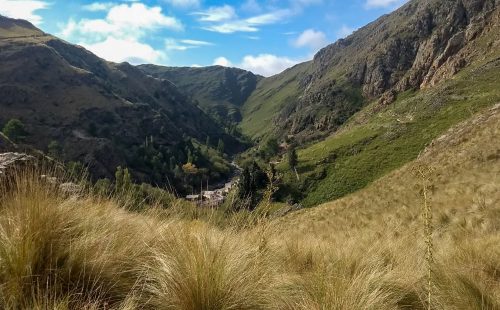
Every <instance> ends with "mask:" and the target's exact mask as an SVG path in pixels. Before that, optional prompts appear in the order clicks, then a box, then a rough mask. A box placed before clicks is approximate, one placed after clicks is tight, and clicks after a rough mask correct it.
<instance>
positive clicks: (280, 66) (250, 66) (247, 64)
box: [213, 54, 301, 76]
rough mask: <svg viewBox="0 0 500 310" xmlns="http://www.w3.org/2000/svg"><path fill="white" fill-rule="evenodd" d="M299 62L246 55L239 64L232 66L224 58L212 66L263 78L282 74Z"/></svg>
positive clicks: (282, 58) (272, 56) (268, 55)
mask: <svg viewBox="0 0 500 310" xmlns="http://www.w3.org/2000/svg"><path fill="white" fill-rule="evenodd" d="M299 62H301V60H294V59H290V58H288V57H279V56H276V55H272V54H260V55H257V56H253V55H247V56H245V57H243V60H242V61H241V62H240V63H239V64H233V63H232V62H231V61H230V60H229V59H227V58H226V57H218V58H216V59H215V60H214V62H213V64H214V65H218V66H224V67H238V68H241V69H245V70H248V71H251V72H253V73H257V74H260V75H263V76H271V75H275V74H278V73H280V72H282V71H283V70H285V69H288V68H290V67H292V66H294V65H296V64H298V63H299Z"/></svg>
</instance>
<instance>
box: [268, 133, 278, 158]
mask: <svg viewBox="0 0 500 310" xmlns="http://www.w3.org/2000/svg"><path fill="white" fill-rule="evenodd" d="M279 150H280V146H279V144H278V140H276V138H269V139H268V140H267V141H266V144H265V145H264V151H265V153H266V154H267V155H268V156H269V157H271V156H274V155H276V154H278V152H279Z"/></svg>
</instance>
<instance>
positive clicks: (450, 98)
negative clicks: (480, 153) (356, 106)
mask: <svg viewBox="0 0 500 310" xmlns="http://www.w3.org/2000/svg"><path fill="white" fill-rule="evenodd" d="M495 55H496V54H495ZM490 60H491V61H490ZM499 74H500V61H499V60H497V59H496V58H495V57H492V58H488V60H486V61H484V62H482V63H480V64H478V65H477V66H473V67H471V68H469V69H468V70H465V71H463V72H462V73H460V74H459V75H458V76H456V77H455V78H454V79H452V80H450V81H447V82H445V83H442V84H440V85H438V86H436V87H434V88H429V89H424V90H421V91H418V92H412V91H409V92H406V93H404V94H401V95H399V97H398V99H397V100H396V101H395V102H394V103H393V104H392V105H390V106H387V107H384V106H380V105H378V104H377V103H374V104H372V105H370V106H368V107H367V108H365V109H364V110H363V111H361V112H360V113H358V114H357V115H355V116H354V117H353V118H352V119H351V120H350V121H349V122H348V123H347V124H346V125H345V126H344V127H343V128H342V129H341V130H339V131H338V132H337V133H335V134H334V135H332V136H331V137H329V138H327V139H325V140H324V141H322V142H319V143H316V144H313V145H311V146H309V147H306V148H304V149H301V150H299V152H298V157H299V165H298V168H297V169H298V172H299V174H300V175H301V180H300V182H297V180H296V178H295V174H294V173H291V172H290V171H289V168H288V167H287V166H286V164H285V163H284V164H282V165H280V166H279V167H280V169H281V170H282V171H284V172H285V173H286V181H287V182H289V183H290V184H292V185H291V187H292V192H293V191H295V192H298V191H300V192H302V193H305V194H306V195H307V196H306V197H305V200H304V203H305V204H306V205H308V206H312V205H316V204H319V203H323V202H326V201H330V200H333V199H337V198H340V197H342V196H344V195H347V194H349V193H352V192H354V191H356V190H359V189H361V188H363V187H365V186H366V185H367V184H369V183H370V182H372V181H374V180H376V179H378V178H379V177H381V176H383V175H384V174H386V173H388V172H390V171H391V170H393V169H395V168H399V167H401V166H402V165H403V164H405V163H407V162H409V161H411V160H413V159H415V158H416V157H417V156H418V154H419V153H420V152H421V151H422V150H423V149H424V148H425V146H426V145H427V144H429V143H430V142H431V141H432V140H433V139H435V138H437V137H438V136H440V135H441V134H442V133H443V132H444V131H446V130H447V129H448V128H449V127H450V126H452V125H454V124H457V123H459V122H460V121H462V120H464V119H467V118H468V117H470V116H471V115H473V114H474V113H476V112H478V111H482V110H484V109H485V108H488V107H489V106H491V105H493V104H495V103H497V102H499V101H500V89H499V88H498V76H499Z"/></svg>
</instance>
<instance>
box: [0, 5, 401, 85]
mask: <svg viewBox="0 0 500 310" xmlns="http://www.w3.org/2000/svg"><path fill="white" fill-rule="evenodd" d="M403 2H405V0H350V1H344V0H242V1H227V0H226V1H224V0H109V1H108V0H103V1H98V2H95V1H87V0H76V1H68V0H0V14H2V15H6V16H10V17H15V18H23V19H28V20H29V21H31V22H33V23H34V24H35V25H37V26H38V27H40V28H41V29H42V30H44V31H46V32H48V33H51V34H54V35H57V36H59V37H61V38H63V39H65V40H67V41H69V42H71V43H75V44H79V45H82V46H84V47H85V48H87V49H89V50H90V51H92V52H94V53H95V54H97V55H98V56H100V57H102V58H105V59H107V60H110V61H115V62H121V61H128V62H130V63H133V64H140V63H155V64H162V65H169V66H207V65H212V64H219V65H225V66H235V67H240V68H244V69H247V70H250V71H253V72H255V73H258V74H262V75H265V76H270V75H273V74H276V73H279V72H281V71H282V70H284V69H286V68H288V67H290V66H292V65H294V64H296V63H298V62H302V61H306V60H309V59H311V58H312V57H313V55H314V54H315V53H316V52H317V51H318V50H319V49H320V48H321V47H324V46H326V45H328V44H329V43H333V42H335V41H336V40H337V39H339V38H342V37H345V36H347V35H348V34H350V33H351V32H352V31H353V30H355V29H357V28H359V27H361V26H363V25H365V24H367V23H369V22H371V21H373V20H375V19H376V18H378V17H379V16H381V15H382V14H385V13H388V12H390V11H392V10H394V9H395V8H397V7H399V6H400V5H401V4H402V3H403Z"/></svg>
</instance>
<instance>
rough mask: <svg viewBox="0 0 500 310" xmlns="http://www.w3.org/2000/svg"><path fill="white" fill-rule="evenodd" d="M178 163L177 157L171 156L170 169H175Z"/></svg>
mask: <svg viewBox="0 0 500 310" xmlns="http://www.w3.org/2000/svg"><path fill="white" fill-rule="evenodd" d="M176 164H177V160H176V159H175V157H174V156H172V157H170V160H169V169H170V171H174V169H175V166H176Z"/></svg>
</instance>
